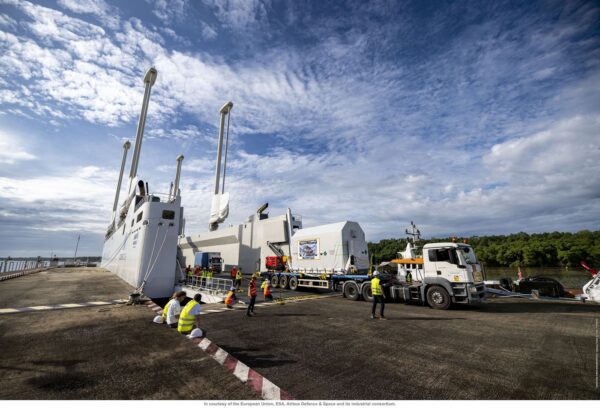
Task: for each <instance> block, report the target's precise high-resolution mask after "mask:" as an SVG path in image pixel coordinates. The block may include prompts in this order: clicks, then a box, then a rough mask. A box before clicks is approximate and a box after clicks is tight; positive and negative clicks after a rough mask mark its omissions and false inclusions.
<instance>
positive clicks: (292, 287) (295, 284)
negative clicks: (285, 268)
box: [289, 276, 298, 290]
mask: <svg viewBox="0 0 600 408" xmlns="http://www.w3.org/2000/svg"><path fill="white" fill-rule="evenodd" d="M289 285H290V290H296V289H298V278H297V277H296V276H292V277H291V278H290V283H289Z"/></svg>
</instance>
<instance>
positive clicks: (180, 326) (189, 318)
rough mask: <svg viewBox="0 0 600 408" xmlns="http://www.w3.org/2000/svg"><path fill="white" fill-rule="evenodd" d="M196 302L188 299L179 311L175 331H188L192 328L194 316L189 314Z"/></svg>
mask: <svg viewBox="0 0 600 408" xmlns="http://www.w3.org/2000/svg"><path fill="white" fill-rule="evenodd" d="M197 304H198V302H196V301H195V300H190V301H189V302H188V304H187V305H185V307H184V308H183V310H182V311H181V314H180V315H179V322H177V331H178V332H184V333H185V332H189V331H192V329H193V328H194V322H195V321H196V316H193V315H191V314H190V311H191V310H192V308H193V307H194V306H196V305H197Z"/></svg>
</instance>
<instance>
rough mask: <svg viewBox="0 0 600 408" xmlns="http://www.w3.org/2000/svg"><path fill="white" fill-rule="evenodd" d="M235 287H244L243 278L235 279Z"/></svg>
mask: <svg viewBox="0 0 600 408" xmlns="http://www.w3.org/2000/svg"><path fill="white" fill-rule="evenodd" d="M235 287H236V288H237V289H238V290H239V289H241V288H242V280H241V279H236V280H235Z"/></svg>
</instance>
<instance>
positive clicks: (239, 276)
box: [235, 268, 242, 292]
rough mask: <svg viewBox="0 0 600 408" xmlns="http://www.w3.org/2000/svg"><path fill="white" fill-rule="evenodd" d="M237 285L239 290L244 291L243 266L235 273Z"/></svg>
mask: <svg viewBox="0 0 600 408" xmlns="http://www.w3.org/2000/svg"><path fill="white" fill-rule="evenodd" d="M235 287H236V288H237V290H238V291H240V292H241V291H242V268H239V269H238V270H237V273H236V275H235Z"/></svg>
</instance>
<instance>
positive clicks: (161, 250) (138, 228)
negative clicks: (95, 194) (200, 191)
mask: <svg viewBox="0 0 600 408" xmlns="http://www.w3.org/2000/svg"><path fill="white" fill-rule="evenodd" d="M135 198H136V199H135V200H133V201H132V203H131V205H130V208H129V211H127V216H126V218H125V220H124V221H123V222H121V223H120V224H119V225H118V226H117V228H116V230H115V231H114V232H113V233H112V234H111V235H110V236H109V237H108V238H107V239H106V241H105V242H104V248H103V251H102V267H103V268H106V269H108V270H109V271H111V272H113V273H115V274H116V275H117V276H119V277H120V278H121V279H123V280H124V281H125V282H127V283H128V284H130V285H131V286H133V287H134V288H136V289H140V288H141V287H142V285H143V288H142V292H143V293H144V294H145V295H146V296H148V297H150V298H163V297H169V296H171V294H172V293H173V288H174V286H175V284H176V283H177V282H178V281H179V279H180V276H179V275H180V273H181V271H180V269H179V267H178V266H177V240H178V235H179V224H180V220H181V212H182V208H181V206H180V197H177V198H176V199H174V200H172V201H171V202H156V201H153V199H154V200H158V197H155V196H152V195H150V196H143V197H142V196H136V197H135ZM136 202H138V204H137V206H136ZM144 280H145V283H144Z"/></svg>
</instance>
